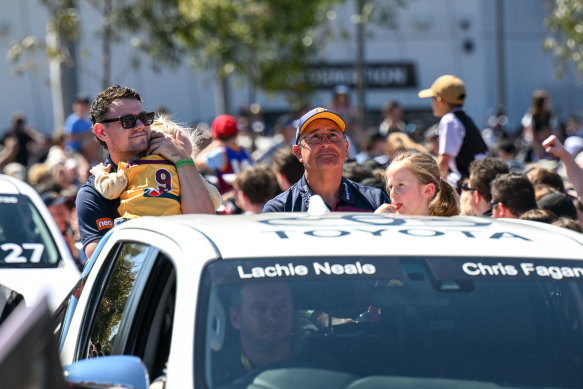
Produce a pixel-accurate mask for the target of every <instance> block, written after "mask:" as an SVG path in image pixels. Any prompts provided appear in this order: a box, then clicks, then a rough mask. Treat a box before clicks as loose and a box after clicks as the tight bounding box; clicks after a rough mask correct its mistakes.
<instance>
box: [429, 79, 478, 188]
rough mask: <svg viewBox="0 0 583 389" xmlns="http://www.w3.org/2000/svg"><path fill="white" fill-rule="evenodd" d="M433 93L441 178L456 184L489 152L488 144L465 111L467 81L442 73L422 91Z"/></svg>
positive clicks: (432, 105)
mask: <svg viewBox="0 0 583 389" xmlns="http://www.w3.org/2000/svg"><path fill="white" fill-rule="evenodd" d="M419 97H421V98H426V97H431V99H432V100H431V108H432V109H433V115H434V116H435V117H438V118H441V119H440V121H439V157H438V160H437V163H438V165H439V171H440V175H441V178H444V179H448V181H449V182H450V183H451V184H453V185H455V184H457V182H458V181H459V180H460V178H466V177H468V176H469V175H470V171H469V167H470V163H471V162H472V161H473V160H475V159H480V158H483V157H486V156H487V155H488V146H487V145H486V142H484V139H482V136H481V135H480V131H479V130H478V127H476V124H475V123H474V121H473V120H472V119H471V118H470V117H469V116H468V115H467V114H466V113H465V112H464V111H463V108H462V107H463V105H464V101H465V99H466V87H465V85H464V82H463V81H462V80H460V79H459V78H457V77H455V76H452V75H444V76H441V77H439V78H438V79H437V80H435V82H434V83H433V85H431V88H429V89H424V90H422V91H420V92H419Z"/></svg>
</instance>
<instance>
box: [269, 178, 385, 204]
mask: <svg viewBox="0 0 583 389" xmlns="http://www.w3.org/2000/svg"><path fill="white" fill-rule="evenodd" d="M314 194H315V193H313V192H312V190H311V189H310V187H309V186H308V183H307V181H306V177H305V175H304V176H302V178H301V179H300V180H299V181H298V182H296V183H295V184H294V185H292V186H291V187H290V188H289V189H288V190H286V191H285V192H283V193H281V194H280V195H278V196H277V197H274V198H273V199H271V200H269V201H268V202H267V203H266V204H265V206H264V207H263V212H307V211H308V206H309V205H310V197H312V195H314ZM384 203H390V201H389V198H388V197H387V195H386V194H385V193H384V192H383V191H382V190H380V189H378V188H373V187H370V186H364V185H361V184H359V183H357V182H354V181H351V180H349V179H348V178H345V177H342V182H341V183H340V194H339V199H338V202H337V203H336V204H335V205H334V206H333V207H332V208H331V209H330V210H331V211H332V212H374V211H375V210H376V209H377V208H378V207H379V206H380V205H381V204H384Z"/></svg>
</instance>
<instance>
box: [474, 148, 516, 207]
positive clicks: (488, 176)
mask: <svg viewBox="0 0 583 389" xmlns="http://www.w3.org/2000/svg"><path fill="white" fill-rule="evenodd" d="M508 172H510V168H509V167H508V164H507V163H506V161H504V160H502V159H500V158H494V157H486V158H482V159H476V160H474V161H472V163H470V177H469V179H468V181H467V182H465V183H464V184H463V185H462V190H464V191H466V192H470V196H471V197H470V201H469V205H470V207H472V209H473V210H474V212H475V214H476V215H479V216H490V217H491V216H492V208H491V207H490V201H492V193H491V192H490V183H491V182H492V181H494V179H495V178H496V176H498V175H499V174H506V173H508Z"/></svg>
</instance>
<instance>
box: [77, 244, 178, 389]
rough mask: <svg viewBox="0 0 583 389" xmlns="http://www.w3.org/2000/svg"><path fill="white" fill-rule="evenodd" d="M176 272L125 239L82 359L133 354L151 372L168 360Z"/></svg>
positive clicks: (153, 250)
mask: <svg viewBox="0 0 583 389" xmlns="http://www.w3.org/2000/svg"><path fill="white" fill-rule="evenodd" d="M175 297H176V271H175V268H174V265H173V263H172V261H171V260H170V259H169V257H168V256H167V255H166V254H164V253H162V252H158V250H157V249H156V248H154V247H152V246H149V245H144V244H138V243H125V244H123V245H122V246H121V248H120V250H119V253H118V254H117V256H116V259H115V264H114V266H113V267H112V268H111V270H110V274H109V276H108V277H107V281H106V284H105V287H104V289H103V295H102V297H101V300H100V302H99V305H98V307H97V311H96V314H95V316H94V320H93V324H92V325H91V327H92V328H91V335H90V337H89V341H88V343H87V346H86V350H87V351H86V354H85V355H84V356H83V357H84V358H93V357H99V356H105V355H119V354H124V355H135V356H138V357H140V358H141V359H142V361H143V363H144V365H145V366H146V368H147V369H148V372H149V374H150V375H151V376H152V377H154V378H155V377H157V376H160V375H162V374H163V372H164V369H165V367H166V362H167V361H168V355H169V351H170V341H171V339H172V327H173V318H174V303H175Z"/></svg>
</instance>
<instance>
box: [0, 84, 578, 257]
mask: <svg viewBox="0 0 583 389" xmlns="http://www.w3.org/2000/svg"><path fill="white" fill-rule="evenodd" d="M349 93H350V91H349V90H348V89H347V88H346V87H338V88H336V90H335V92H334V97H333V101H332V102H331V105H330V106H329V107H328V108H329V109H330V110H331V111H333V112H336V113H337V114H338V115H339V116H340V117H342V118H343V119H344V120H345V122H346V130H345V131H344V133H345V135H346V137H347V140H348V142H349V144H350V146H349V148H348V150H347V160H346V162H345V163H344V165H343V170H342V176H343V177H345V178H347V179H349V180H351V181H354V182H356V183H359V184H362V185H365V186H371V187H375V188H379V189H381V190H382V191H384V192H385V194H386V196H387V197H389V198H391V192H392V185H389V186H388V183H387V174H386V173H387V167H388V166H390V162H391V161H392V160H393V159H395V158H403V157H402V153H403V152H404V151H406V150H412V149H413V150H417V151H416V152H421V153H425V154H428V155H431V156H433V157H434V158H435V161H439V158H440V155H439V152H440V148H439V139H440V138H439V130H438V128H437V127H436V126H432V127H428V128H427V129H423V128H420V125H413V124H411V123H407V115H406V110H405V109H404V108H403V107H402V106H401V105H400V104H399V103H398V102H396V101H391V102H389V103H387V104H386V106H385V107H384V108H383V120H382V122H380V123H378V124H377V125H374V126H370V127H369V128H367V129H360V128H356V127H354V128H353V126H356V124H355V123H356V116H357V115H358V113H357V112H356V110H354V109H353V108H352V106H351V105H350V100H349V98H348V96H349ZM89 104H90V101H89V99H88V98H86V97H79V98H78V99H76V100H75V103H74V105H73V110H74V111H73V112H72V113H71V116H70V118H69V119H68V120H67V123H63V124H64V126H63V128H62V129H59V130H57V131H56V132H55V134H53V136H52V137H48V136H47V135H44V134H41V133H39V132H38V131H36V130H35V129H34V128H33V127H32V126H30V125H29V124H28V123H27V120H26V117H25V116H24V115H23V114H21V113H15V114H14V115H13V117H12V119H11V123H10V126H9V128H7V129H6V130H5V131H4V132H3V133H2V135H1V137H0V172H1V173H3V174H8V175H11V176H14V177H16V178H19V179H21V180H23V181H26V182H28V183H29V184H31V185H32V186H33V187H34V188H35V189H36V190H37V191H38V192H39V194H40V195H41V197H42V198H43V200H44V201H45V204H46V205H47V206H48V208H49V210H50V211H51V214H52V215H53V217H54V218H55V220H56V221H57V222H58V223H57V224H58V226H59V229H60V230H61V233H62V234H63V237H64V239H65V241H66V242H67V243H68V245H69V247H70V248H71V252H72V253H73V255H74V257H75V258H76V260H77V261H78V263H79V265H80V267H81V266H82V264H83V263H84V261H86V259H87V258H86V256H85V255H84V253H83V250H82V249H81V248H80V246H79V241H80V236H79V229H78V227H77V214H76V204H75V198H76V194H77V192H78V190H79V188H80V187H81V186H82V185H83V183H85V181H86V180H87V179H88V177H89V175H90V173H89V172H90V169H91V167H92V166H95V165H97V164H99V163H100V162H103V161H104V159H105V158H106V153H105V152H106V151H105V150H103V149H102V148H101V146H100V144H99V143H98V141H97V140H96V139H95V137H94V136H93V133H92V131H91V127H90V124H91V123H90V121H89V119H88V116H87V115H88V109H87V107H88V105H89ZM310 108H311V107H307V108H306V109H304V110H302V111H300V112H289V113H287V114H285V115H282V116H281V117H280V118H279V120H277V121H276V122H275V125H274V126H272V125H271V123H265V122H263V123H262V125H258V124H257V123H256V122H258V121H260V120H263V119H261V118H258V117H257V116H254V117H244V116H240V117H230V116H228V115H222V116H219V117H218V118H217V119H216V121H215V122H214V123H212V127H211V126H210V123H209V124H204V123H199V124H197V125H194V126H192V128H191V129H190V131H191V132H192V136H191V137H190V138H191V140H192V142H193V145H192V146H193V150H194V152H193V153H194V154H198V156H197V155H194V157H195V161H196V163H197V166H198V168H199V170H200V172H201V173H202V174H203V175H204V176H205V178H206V179H207V180H208V181H209V182H211V183H213V184H215V186H217V187H218V188H219V191H220V193H221V201H222V203H221V204H220V206H219V207H218V208H217V213H219V214H236V213H259V212H261V211H262V209H263V206H264V205H265V203H266V202H267V201H268V200H270V199H272V198H274V197H275V196H277V195H278V194H280V193H282V192H284V191H286V190H288V189H289V188H290V187H291V186H293V185H294V184H295V183H296V182H298V181H299V180H300V179H301V178H302V176H304V166H303V165H302V163H300V160H299V157H298V155H297V154H295V153H294V149H293V148H294V145H296V147H297V139H296V138H295V135H296V127H297V126H298V119H300V118H301V117H302V115H304V114H305V113H306V112H308V111H309V110H310ZM334 110H336V111H334ZM560 119H561V118H559V117H557V116H556V114H555V113H554V112H553V110H552V106H551V101H550V96H549V94H548V93H547V92H545V91H542V90H537V91H535V92H534V93H533V97H532V103H531V106H530V108H528V110H527V112H526V114H525V115H524V117H523V118H522V120H521V123H520V125H519V126H518V127H519V128H518V129H512V128H511V126H510V123H509V120H508V118H507V117H506V116H505V114H504V111H503V109H497V110H496V112H495V113H494V114H492V115H491V117H490V118H489V119H488V122H487V123H485V124H484V125H483V126H478V127H480V134H481V137H482V140H483V141H484V143H485V144H486V145H487V147H488V154H489V156H488V157H486V158H479V159H476V160H475V161H473V162H471V163H470V165H469V167H468V169H467V171H468V172H469V173H468V174H465V175H464V176H462V177H461V179H460V180H459V182H458V183H457V187H456V185H454V188H455V190H456V193H457V196H458V201H459V204H458V205H459V207H456V208H455V209H456V210H457V209H459V213H460V214H462V215H476V216H483V217H494V218H498V217H506V218H509V217H511V218H521V219H528V220H532V221H536V222H541V223H550V224H555V225H558V226H561V227H565V228H569V229H571V230H575V231H579V232H581V231H582V227H583V205H582V200H583V170H582V167H583V127H582V126H581V121H580V119H579V118H578V117H576V116H572V117H570V118H568V120H566V121H565V122H562V121H561V120H560ZM88 123H89V124H88ZM326 141H328V140H326ZM294 142H296V143H294ZM321 142H322V140H321ZM234 153H239V154H240V155H241V158H239V159H240V161H241V162H240V163H239V164H236V166H229V169H228V170H225V169H223V167H224V166H225V163H226V162H225V161H226V159H228V158H229V155H231V154H234ZM400 154H401V157H398V156H399V155H400ZM409 155H410V154H409ZM440 168H443V165H440ZM390 177H393V176H392V175H390ZM442 178H443V177H442ZM438 187H439V181H436V184H433V191H434V192H436V190H437V191H438ZM456 212H457V211H456Z"/></svg>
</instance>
